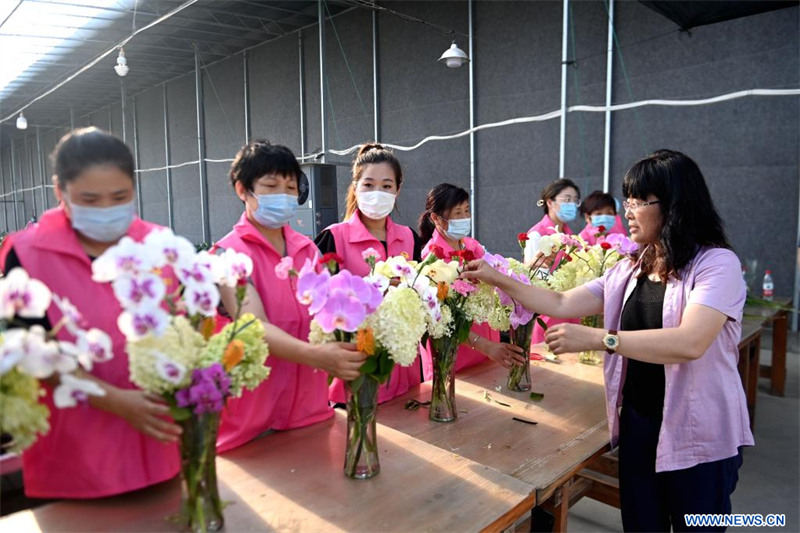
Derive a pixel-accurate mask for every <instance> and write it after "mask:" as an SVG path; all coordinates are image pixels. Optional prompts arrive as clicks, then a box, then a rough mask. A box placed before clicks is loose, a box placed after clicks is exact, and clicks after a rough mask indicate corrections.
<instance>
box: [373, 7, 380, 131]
mask: <svg viewBox="0 0 800 533" xmlns="http://www.w3.org/2000/svg"><path fill="white" fill-rule="evenodd" d="M379 96H380V95H379V92H378V12H377V11H375V10H374V9H373V10H372V137H373V139H375V142H380V129H379V128H380V122H379V108H380V100H379Z"/></svg>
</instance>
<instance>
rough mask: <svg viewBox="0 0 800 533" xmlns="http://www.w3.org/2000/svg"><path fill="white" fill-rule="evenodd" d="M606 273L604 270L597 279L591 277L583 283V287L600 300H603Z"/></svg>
mask: <svg viewBox="0 0 800 533" xmlns="http://www.w3.org/2000/svg"><path fill="white" fill-rule="evenodd" d="M607 275H608V272H606V273H605V274H603V275H602V276H600V277H599V278H597V279H593V280H592V281H589V282H587V283H585V284H584V285H583V287H586V288H587V289H588V290H589V292H590V293H592V296H594V297H595V298H599V299H600V300H603V301H605V293H606V276H607Z"/></svg>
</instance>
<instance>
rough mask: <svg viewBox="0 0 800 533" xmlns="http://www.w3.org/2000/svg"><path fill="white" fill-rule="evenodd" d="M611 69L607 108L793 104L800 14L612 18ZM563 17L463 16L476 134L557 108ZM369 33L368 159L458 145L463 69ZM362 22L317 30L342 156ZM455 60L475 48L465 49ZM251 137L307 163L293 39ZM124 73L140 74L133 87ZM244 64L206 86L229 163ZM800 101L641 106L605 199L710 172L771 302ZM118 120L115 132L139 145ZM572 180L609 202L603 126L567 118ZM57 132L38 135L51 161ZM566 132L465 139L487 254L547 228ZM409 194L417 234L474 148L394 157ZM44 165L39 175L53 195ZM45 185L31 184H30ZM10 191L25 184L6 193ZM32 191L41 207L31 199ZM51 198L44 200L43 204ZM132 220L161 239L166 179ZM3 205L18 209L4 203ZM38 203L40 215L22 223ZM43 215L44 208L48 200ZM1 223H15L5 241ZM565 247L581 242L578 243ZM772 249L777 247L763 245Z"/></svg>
mask: <svg viewBox="0 0 800 533" xmlns="http://www.w3.org/2000/svg"><path fill="white" fill-rule="evenodd" d="M386 5H387V6H388V7H390V8H392V9H395V10H397V11H400V12H402V13H406V14H409V15H412V16H414V17H418V18H421V19H424V20H426V21H429V22H431V23H434V24H438V25H441V26H443V27H446V28H452V29H454V30H456V31H458V32H460V33H462V34H466V33H467V3H466V2H464V1H451V2H391V3H388V4H386ZM616 12H617V14H616V17H617V24H616V27H617V40H618V44H619V45H620V48H619V53H617V55H616V56H615V60H614V85H613V101H614V103H625V102H631V101H638V100H644V99H650V98H660V99H692V98H703V97H709V96H715V95H720V94H724V93H729V92H734V91H739V90H743V89H751V88H784V87H798V85H800V41H799V38H798V35H799V33H800V32H799V31H798V28H799V27H800V10H799V9H798V8H792V9H785V10H781V11H776V12H771V13H765V14H761V15H756V16H753V17H748V18H744V19H738V20H733V21H728V22H723V23H719V24H714V25H711V26H705V27H700V28H695V29H693V30H692V31H691V34H687V33H681V32H678V31H677V30H676V26H675V25H674V24H673V23H672V22H670V21H669V20H667V19H665V18H663V17H662V16H660V15H658V14H656V13H655V12H653V11H651V10H649V9H647V8H645V7H643V6H642V5H641V4H640V3H638V2H619V1H618V2H616ZM561 17H562V5H561V3H560V2H548V1H539V2H505V1H480V0H478V1H476V2H475V17H474V25H475V54H474V58H473V60H474V67H475V96H476V100H475V113H476V122H477V124H484V123H488V122H495V121H500V120H505V119H509V118H514V117H521V116H530V115H537V114H541V113H546V112H550V111H553V110H555V109H558V107H559V105H560V72H561V25H562V20H561ZM378 23H379V32H378V34H379V40H378V48H379V101H380V105H379V122H380V140H381V141H383V142H388V143H395V144H400V145H410V144H414V143H416V142H417V141H419V140H421V139H422V138H424V137H426V136H428V135H434V134H448V133H455V132H459V131H463V130H464V129H466V128H467V127H468V124H469V111H468V103H469V102H468V95H469V92H468V70H467V69H466V68H461V69H447V68H445V67H444V66H442V65H440V64H438V63H437V62H436V59H437V58H438V56H439V55H440V54H441V53H442V52H443V51H444V50H445V49H446V48H447V47H448V45H449V43H450V41H449V36H447V35H443V34H441V33H439V32H437V31H435V30H433V29H431V28H429V27H426V26H423V25H421V24H417V23H413V22H408V21H405V20H401V19H399V18H397V17H395V16H393V15H390V14H387V13H380V14H379V15H378ZM371 24H372V16H371V13H370V12H368V11H365V10H351V11H349V12H347V13H345V14H343V15H340V16H337V17H336V18H334V19H332V20H329V21H328V22H327V24H326V39H325V45H326V69H327V81H326V83H327V88H328V90H329V92H330V96H329V101H328V103H327V104H328V107H327V121H326V129H327V134H328V135H327V137H328V147H329V148H333V149H342V148H347V147H350V146H352V145H354V144H357V143H360V142H363V141H365V140H371V139H372V138H373V127H372V124H373V118H374V117H373V102H372V90H373V87H372V25H371ZM571 28H572V31H573V34H572V35H573V36H572V39H571V40H570V55H571V57H572V58H575V59H576V64H575V66H574V67H571V68H570V69H569V76H570V77H569V86H568V87H569V93H568V95H569V103H570V105H576V104H590V105H602V104H603V102H604V99H605V63H606V58H605V48H606V38H607V37H606V13H605V7H604V4H603V2H573V3H572V24H571ZM302 41H303V45H304V56H303V59H304V74H305V84H304V87H303V88H304V95H303V102H304V106H305V116H306V124H305V134H306V143H305V146H306V152H307V153H311V152H314V151H316V150H318V149H319V148H320V146H321V140H320V139H321V137H320V124H319V116H320V79H319V52H318V31H317V28H316V27H312V28H308V29H306V30H304V32H303V35H302ZM457 42H458V44H459V45H460V46H461V47H462V48H463V49H466V48H467V39H466V37H463V36H461V35H459V36H458V38H457ZM248 72H249V76H250V87H249V90H250V99H249V106H250V124H251V136H252V137H262V138H267V139H269V140H271V141H273V142H279V143H283V144H286V145H287V146H289V147H290V148H291V149H292V150H294V151H295V152H296V153H298V154H299V152H300V139H301V124H300V98H301V97H300V94H299V53H298V35H297V34H296V33H294V34H290V35H288V36H286V37H283V38H281V39H278V40H275V41H271V42H268V43H265V44H264V45H262V46H260V47H258V48H256V49H253V50H251V51H250V52H249V70H248ZM134 74H135V72H134ZM243 79H244V65H243V58H242V55H241V54H238V55H236V56H233V57H231V58H229V59H227V60H225V61H222V62H220V63H217V64H214V65H212V66H210V67H208V68H206V69H205V70H204V72H203V86H204V87H203V88H204V101H203V104H204V107H205V129H206V147H207V157H208V158H209V159H229V158H232V157H233V156H234V154H235V153H236V150H237V149H238V148H239V147H240V146H241V145H242V144H243V143H244V141H245V126H244V109H245V103H244V89H243V86H242V81H243ZM167 95H168V106H169V130H170V139H169V140H170V145H171V162H172V163H173V164H178V163H183V162H187V161H194V160H196V159H197V157H198V156H197V140H196V136H197V133H196V118H195V92H194V75H193V74H190V75H187V76H184V77H182V78H180V79H177V80H174V81H172V82H170V83H168V84H167ZM135 99H136V105H137V116H136V120H137V123H138V134H139V136H138V137H139V160H140V168H142V169H150V168H156V167H162V166H164V164H165V163H166V156H165V150H164V124H163V92H162V88H161V87H160V86H159V87H156V88H154V89H152V90H150V91H147V92H145V93H142V94H139V95H136V96H135ZM799 105H800V100H798V98H797V97H748V98H743V99H738V100H735V101H730V102H725V103H719V104H714V105H709V106H702V107H686V108H676V107H644V108H639V109H636V110H626V111H618V112H615V113H614V114H613V125H612V160H611V192H612V193H613V194H615V195H616V196H618V197H619V196H621V190H620V186H621V180H622V176H623V175H624V173H625V170H626V169H627V168H628V167H630V165H631V164H632V163H634V162H635V161H636V160H637V159H639V158H640V157H642V156H643V155H645V154H647V153H648V152H650V151H652V150H655V149H658V148H662V147H668V148H673V149H677V150H681V151H684V152H686V153H687V154H689V155H690V156H692V157H693V158H694V159H695V160H696V161H697V162H698V163H699V165H700V167H701V169H702V170H703V172H704V174H705V176H706V179H707V181H708V183H709V186H710V188H711V191H712V195H713V197H714V199H715V202H716V204H717V207H718V209H719V210H720V212H721V214H722V216H723V218H724V219H725V221H726V224H727V229H728V232H729V235H730V237H731V239H732V241H733V243H734V245H735V247H736V251H737V252H738V253H739V255H740V257H741V258H742V259H755V258H757V259H758V260H759V264H758V269H759V270H760V271H763V269H764V268H771V269H772V270H773V271H774V272H775V281H776V287H777V291H778V292H779V293H788V292H790V290H791V289H790V287H791V285H792V283H793V272H794V269H795V267H794V263H795V245H796V244H797V242H796V240H797V237H798V236H797V225H798V222H797V221H798V197H799V196H800V191H798V187H799V185H798V182H799V181H800V180H799V179H798V174H799V171H800V168H799V166H798V165H799V161H798V152H799V150H798V148H799V147H800V128H799V127H798V122H799V121H798V118H800V109H799ZM130 107H131V106H130V102H129V105H128V110H129V113H128V116H127V119H126V126H127V127H126V132H127V137H128V142H129V144H132V135H133V134H132V128H133V126H132V122H133V116H132V115H131V113H130ZM121 122H122V110H121V107H120V106H119V105H112V106H110V107H106V108H103V109H98V110H97V111H96V112H94V113H92V114H90V115H88V116H85V117H76V124H77V125H88V124H93V125H97V126H99V127H103V128H108V127H109V123H110V125H111V127H112V129H113V131H114V132H115V133H117V134H120V135H121V133H122V124H121ZM567 127H568V131H567V160H566V174H567V176H568V177H571V178H573V179H574V180H576V181H577V182H578V184H579V185H580V187H581V189H582V192H583V194H584V195H587V194H588V193H589V192H591V191H592V190H595V189H600V188H602V177H603V176H602V174H603V114H602V113H570V114H569V116H568V119H567ZM63 133H64V130H63V129H62V130H59V131H47V132H42V146H43V151H45V153H49V152H50V151H51V150H52V148H53V147H54V146H55V143H56V142H57V140H58V138H59V137H60V135H62V134H63ZM558 138H559V122H558V119H555V120H550V121H546V122H539V123H532V124H522V125H514V126H507V127H502V128H497V129H490V130H484V131H481V132H479V133H477V134H476V150H477V151H476V156H477V157H476V176H477V188H476V200H477V214H476V215H477V216H476V223H477V228H478V237H479V238H480V240H481V241H482V242H483V243H484V244H485V245H486V246H487V247H489V248H491V249H492V250H493V251H495V252H500V253H504V254H507V255H513V254H516V253H517V252H518V250H517V245H516V242H515V236H516V234H517V233H518V232H520V231H523V230H526V229H527V228H528V227H530V226H531V225H532V224H533V223H535V222H536V221H538V219H539V218H540V217H541V210H540V209H539V208H537V207H536V205H535V203H536V200H537V198H538V195H539V193H540V191H541V189H542V188H543V187H544V185H546V184H547V183H548V182H550V181H552V180H553V179H555V178H556V177H557V175H558ZM15 149H16V152H15V157H16V160H15V163H16V169H15V171H14V176H15V177H14V179H16V182H12V170H11V162H10V154H11V146H10V142H9V139H8V138H7V137H6V138H4V139H3V143H2V146H1V147H0V168H2V179H0V187H2V191H0V194H4V193H6V192H8V191H10V190H13V189H14V187H15V186H16V187H17V188H19V187H25V188H28V187H31V186H35V185H38V184H40V183H41V181H40V180H41V176H40V174H39V173H38V163H37V159H36V157H38V155H37V154H36V153H34V165H33V169H31V168H29V167H30V166H31V165H30V155H29V154H30V153H31V152H30V150H35V134H34V133H33V132H31V131H30V130H29V132H28V134H27V136H25V135H23V134H22V133H21V132H20V133H17V134H16V136H15ZM398 156H399V158H400V160H401V161H402V162H403V165H404V172H405V178H406V182H405V184H404V187H403V192H402V194H401V196H400V199H399V201H398V211H397V215H396V218H397V219H398V220H399V221H400V222H402V223H405V224H409V225H413V226H415V221H416V218H417V215H418V213H419V212H420V211H421V209H422V205H423V202H424V198H425V194H426V193H427V191H428V190H429V189H430V188H431V187H432V186H433V185H435V184H436V183H440V182H443V181H449V182H451V183H455V184H457V185H460V186H462V187H465V188H468V186H469V141H468V137H462V138H459V139H455V140H449V141H443V142H431V143H428V144H426V145H424V146H423V147H421V148H419V149H417V150H414V151H410V152H405V151H398ZM351 158H352V156H347V157H336V156H329V158H328V160H329V161H332V162H335V163H338V164H339V165H340V166H339V169H338V170H339V171H338V176H339V193H340V206H341V207H343V205H344V195H345V194H344V193H345V191H346V188H347V186H348V184H349V181H350V173H349V168H348V166H347V164H348V163H349V161H350V160H351ZM228 168H229V163H228V162H221V163H213V162H209V163H207V174H208V182H209V198H210V213H209V214H210V223H211V236H212V239H213V240H215V239H218V238H220V237H221V236H222V235H224V234H225V233H226V232H227V231H228V230H229V229H230V227H231V225H232V224H233V223H234V222H235V221H236V219H237V218H238V216H239V214H240V213H241V202H240V201H239V200H238V199H237V198H236V197H235V196H234V194H233V192H232V190H231V188H230V184H229V182H228V178H227V170H228ZM50 173H51V168H50V164H49V161H47V162H46V164H45V175H46V176H49V175H50ZM37 180H39V181H37ZM172 182H173V191H174V195H173V196H174V197H173V207H174V212H175V230H176V231H177V232H179V233H182V234H184V235H186V236H187V237H189V238H190V239H192V240H193V241H195V242H200V241H201V240H202V220H201V215H200V195H199V183H200V182H199V171H198V166H197V165H196V164H194V165H189V166H185V167H182V168H178V169H174V170H173V171H172ZM13 183H19V185H14V184H13ZM36 192H38V191H36ZM47 192H48V194H47V196H48V199H49V198H51V197H52V191H51V190H50V189H48V191H47ZM141 194H142V197H143V201H144V209H143V213H142V215H143V216H144V218H146V219H148V220H152V221H154V222H157V223H160V224H167V221H168V220H167V195H166V172H165V171H163V170H161V171H148V172H143V173H141ZM5 199H6V200H10V198H5ZM19 199H20V204H19V212H20V213H24V215H22V214H20V220H19V221H18V222H14V220H13V204H12V203H11V202H10V201H8V202H4V203H3V204H2V206H3V209H4V211H3V212H0V229H2V230H5V229H12V230H13V229H15V228H16V227H18V225H19V224H23V223H24V222H25V221H27V218H29V217H30V213H31V212H32V210H35V211H36V212H40V211H41V208H42V206H41V195H40V194H37V195H34V194H32V193H24V194H21V195H20V198H19ZM34 202H36V204H35V205H34ZM49 203H50V205H52V201H49ZM7 221H8V222H7ZM574 229H580V227H578V228H574ZM767 235H768V236H769V237H767Z"/></svg>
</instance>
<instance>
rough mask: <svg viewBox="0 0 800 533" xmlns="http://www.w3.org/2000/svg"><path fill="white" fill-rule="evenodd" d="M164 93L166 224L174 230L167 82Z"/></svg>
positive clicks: (163, 86)
mask: <svg viewBox="0 0 800 533" xmlns="http://www.w3.org/2000/svg"><path fill="white" fill-rule="evenodd" d="M161 88H162V93H163V95H164V161H166V163H165V166H166V177H167V224H168V225H169V229H171V230H173V231H174V230H175V211H174V208H173V198H172V194H173V193H172V169H171V168H170V165H172V151H171V149H170V145H169V104H168V103H167V102H168V99H167V84H166V83H165V84H163V85H162V86H161Z"/></svg>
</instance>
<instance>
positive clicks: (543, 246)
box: [536, 235, 561, 256]
mask: <svg viewBox="0 0 800 533" xmlns="http://www.w3.org/2000/svg"><path fill="white" fill-rule="evenodd" d="M560 243H561V241H560V239H559V238H558V236H557V235H556V236H553V235H542V236H541V238H539V242H537V243H536V251H538V252H541V254H542V255H544V256H549V255H551V254H552V253H553V249H554V248H555V247H556V246H558V245H559V244H560Z"/></svg>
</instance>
